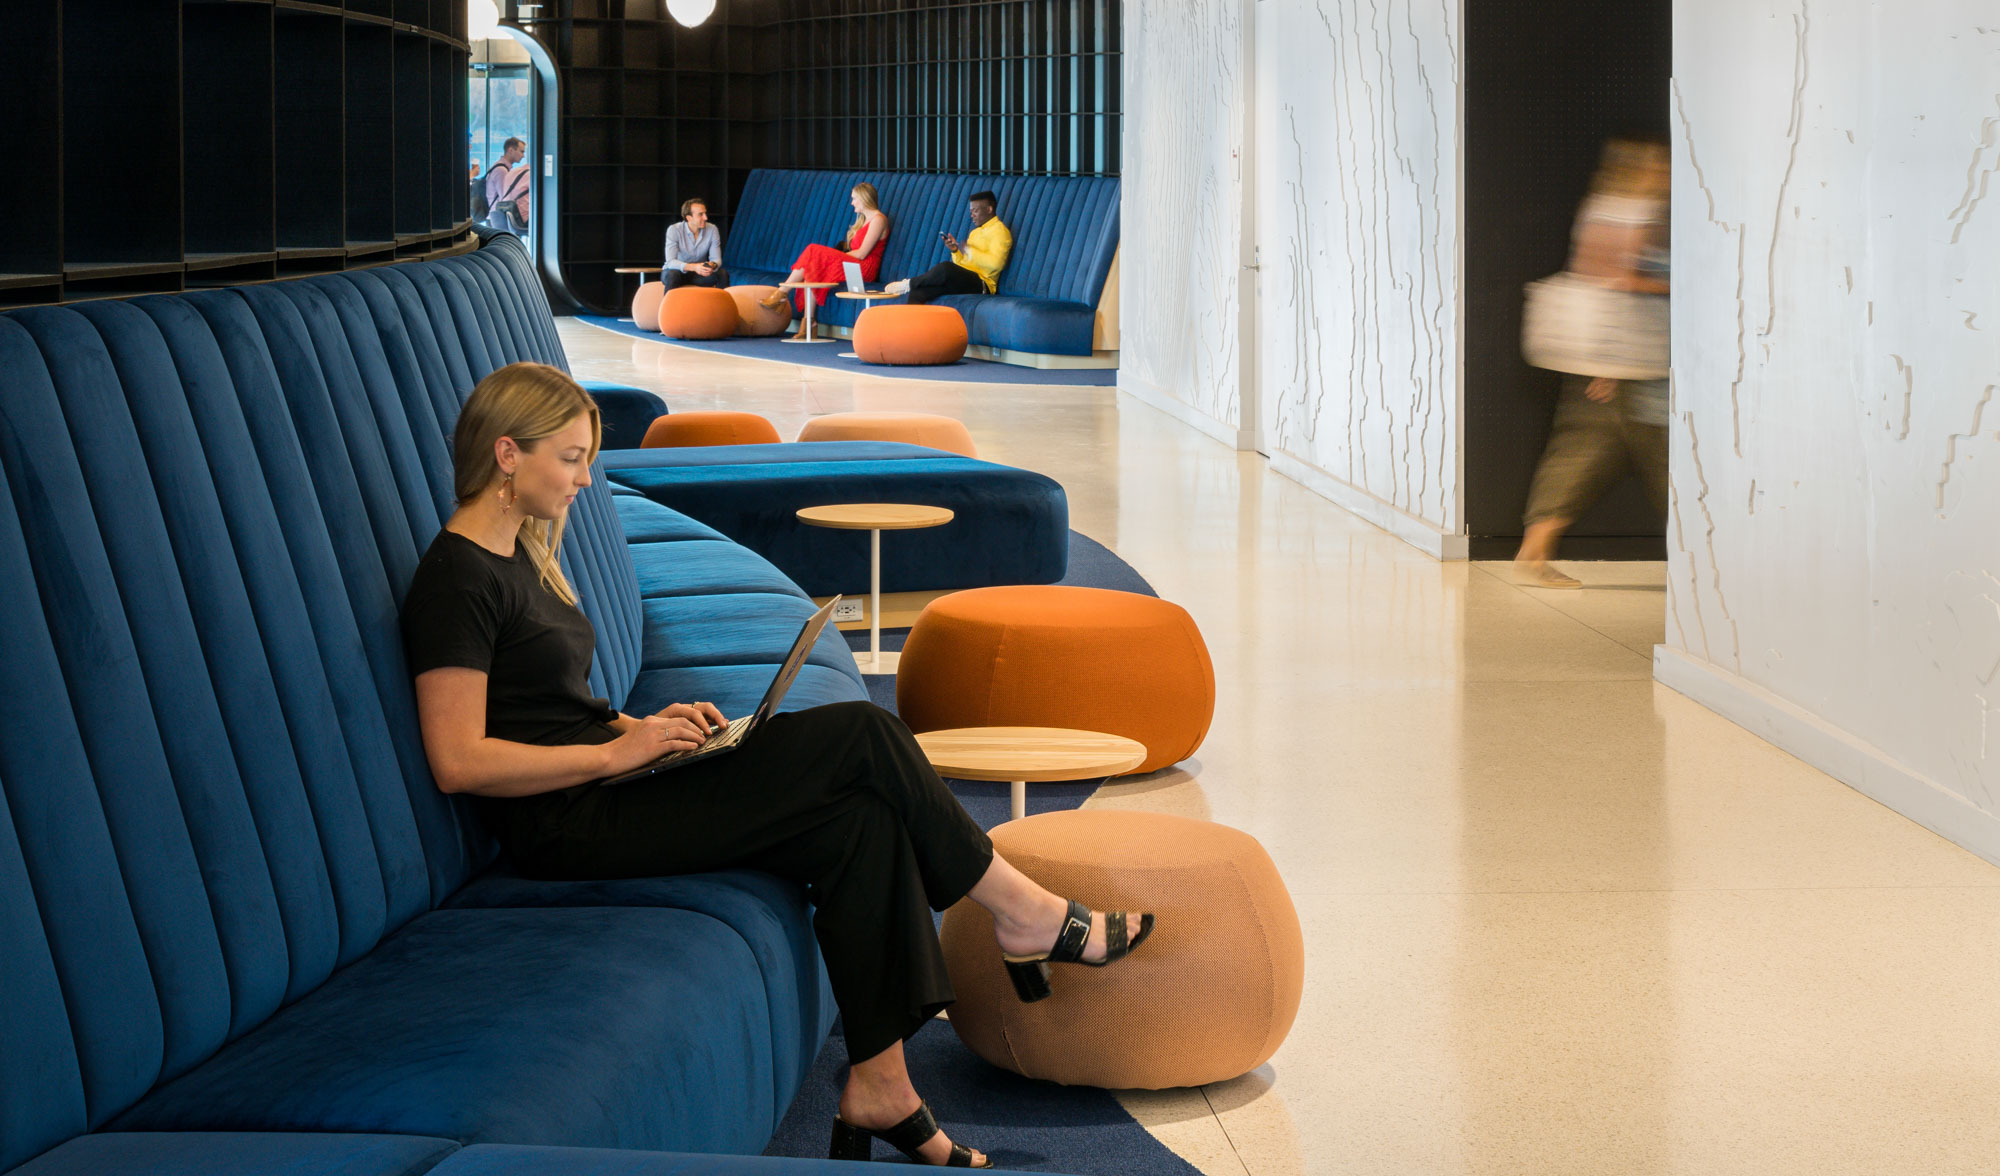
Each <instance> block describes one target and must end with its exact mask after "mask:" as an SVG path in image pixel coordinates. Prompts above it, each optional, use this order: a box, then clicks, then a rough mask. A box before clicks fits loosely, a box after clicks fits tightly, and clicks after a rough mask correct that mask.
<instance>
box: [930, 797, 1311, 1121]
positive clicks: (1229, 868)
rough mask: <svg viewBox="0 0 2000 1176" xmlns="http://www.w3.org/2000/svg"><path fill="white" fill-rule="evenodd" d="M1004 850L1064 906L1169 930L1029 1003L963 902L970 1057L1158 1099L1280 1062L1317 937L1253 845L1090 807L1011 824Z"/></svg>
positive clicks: (949, 960)
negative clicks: (1153, 1093) (1173, 1089)
mask: <svg viewBox="0 0 2000 1176" xmlns="http://www.w3.org/2000/svg"><path fill="white" fill-rule="evenodd" d="M993 847H994V849H996V850H997V851H999V853H1000V854H1001V855H1002V856H1003V857H1005V858H1006V859H1007V860H1008V861H1009V862H1011V863H1013V864H1014V865H1015V866H1016V867H1018V868H1019V869H1020V871H1021V872H1022V873H1024V874H1026V875H1027V876H1028V877H1030V878H1032V879H1034V880H1035V881H1036V882H1039V883H1041V884H1042V885H1043V886H1045V887H1047V888H1048V889H1050V890H1052V891H1054V892H1055V893H1057V894H1059V895H1062V896H1063V897H1065V898H1073V899H1075V900H1077V901H1078V902H1082V903H1085V904H1087V905H1088V906H1090V907H1091V908H1092V909H1094V910H1126V911H1132V912H1135V913H1136V912H1138V911H1151V912H1153V914H1154V916H1155V918H1156V920H1157V922H1156V923H1155V925H1154V927H1153V933H1152V935H1150V936H1148V937H1147V939H1146V942H1145V943H1143V944H1141V945H1140V946H1139V949H1138V950H1137V951H1135V952H1133V953H1132V954H1131V955H1130V956H1128V957H1126V958H1125V959H1123V960H1120V961H1118V962H1117V963H1115V964H1112V965H1111V966H1110V967H1107V968H1088V967H1082V966H1079V965H1076V964H1055V965H1052V966H1051V967H1050V969H1049V973H1050V975H1049V983H1050V986H1051V987H1052V988H1053V989H1054V992H1053V994H1052V995H1050V996H1049V998H1048V999H1047V1000H1042V1001H1037V1002H1036V1003H1034V1004H1022V1003H1021V1002H1020V1001H1019V1000H1018V999H1016V998H1015V996H1014V988H1013V985H1011V984H1010V983H1008V981H1007V973H1006V971H1005V970H1004V969H1003V968H1002V966H1001V963H1000V949H999V948H998V946H996V945H995V943H994V941H993V917H992V916H991V915H989V914H987V913H986V910H985V909H984V908H983V907H980V906H979V905H978V904H976V903H974V902H972V901H971V900H970V899H968V900H965V901H963V902H960V903H959V904H958V905H956V906H954V907H952V908H951V910H949V911H947V912H946V913H945V917H944V954H945V964H946V966H947V967H948V968H949V969H950V970H951V984H952V987H953V988H954V989H956V990H957V992H958V1003H957V1004H955V1005H953V1006H952V1008H951V1027H952V1028H953V1029H954V1030H956V1031H957V1032H958V1036H959V1039H960V1040H962V1041H964V1042H965V1044H966V1046H967V1047H969V1048H970V1049H971V1050H972V1052H974V1053H976V1054H978V1055H979V1056H980V1057H982V1058H985V1059H986V1060H987V1061H989V1062H992V1063H993V1064H994V1065H996V1066H999V1067H1000V1068H1001V1069H1004V1070H1012V1071H1014V1072H1015V1073H1017V1074H1023V1075H1026V1076H1027V1077H1030V1078H1040V1079H1044V1080H1047V1081H1050V1082H1061V1083H1064V1084H1066V1085H1071V1086H1104V1087H1110V1088H1114V1089H1124V1088H1140V1089H1147V1090H1158V1089H1162V1088H1164V1087H1169V1086H1200V1085H1203V1084H1204V1083H1209V1082H1222V1081H1225V1080H1227V1079H1230V1078H1234V1077H1237V1076H1238V1075H1240V1074H1244V1073H1247V1072H1249V1071H1250V1070H1253V1069H1256V1068H1257V1067H1258V1066H1260V1065H1263V1064H1264V1063H1265V1062H1266V1061H1268V1060H1269V1059H1270V1057H1271V1055H1272V1054H1273V1053H1276V1052H1277V1049H1278V1046H1279V1045H1280V1044H1281V1043H1283V1041H1284V1040H1285V1034H1287V1033H1289V1032H1290V1031H1291V1028H1292V1020H1293V1018H1295V1017H1296V1016H1297V1015H1298V1011H1299V997H1300V994H1301V993H1302V992H1304V990H1305V939H1304V936H1303V935H1302V933H1301V932H1300V930H1299V916H1298V912H1297V911H1296V910H1295V909H1294V908H1293V906H1292V898H1291V895H1290V893H1289V892H1287V891H1286V889H1285V884H1284V881H1283V879H1281V878H1279V877H1278V869H1277V867H1276V866H1274V865H1273V864H1272V863H1271V857H1270V855H1269V854H1267V853H1265V852H1264V847H1263V846H1261V845H1259V844H1258V843H1257V839H1256V838H1254V837H1252V836H1250V835H1249V834H1248V833H1245V832H1243V831H1241V830H1239V829H1232V828H1230V827H1228V826H1227V825H1215V824H1210V823H1209V822H1207V821H1195V820H1189V819H1188V818H1186V817H1170V816H1166V815H1164V814H1161V813H1138V812H1123V811H1116V810H1109V809H1100V810H1082V809H1079V810H1074V811H1070V812H1059V813H1042V814H1040V815H1038V816H1032V817H1025V818H1023V819H1021V820H1018V821H1009V822H1007V823H1006V824H1004V825H1001V826H999V827H998V828H996V829H994V830H993Z"/></svg>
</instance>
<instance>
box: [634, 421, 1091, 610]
mask: <svg viewBox="0 0 2000 1176" xmlns="http://www.w3.org/2000/svg"><path fill="white" fill-rule="evenodd" d="M603 461H604V470H605V474H606V475H607V476H608V477H609V478H610V479H611V481H612V484H613V485H614V486H616V487H618V488H619V490H621V491H628V492H632V493H639V494H643V495H645V496H646V497H647V498H649V499H651V500H653V501H655V502H658V503H663V504H665V505H667V506H670V507H672V508H673V509H674V510H675V511H678V512H680V513H682V514H686V515H688V516H690V517H692V518H696V519H699V520H701V521H702V522H703V523H706V524H708V525H709V526H711V527H714V528H715V529H716V530H717V531H720V532H721V533H722V534H724V535H727V536H728V537H729V538H731V539H734V540H735V541H736V542H738V543H741V544H743V545H744V546H745V547H748V548H750V549H751V550H752V551H755V552H757V553H758V554H759V555H761V556H763V557H764V558H766V559H768V560H770V561H771V562H772V563H773V564H775V565H776V566H777V568H778V570H779V571H781V572H783V573H784V574H785V575H786V576H788V577H790V578H791V579H792V580H793V581H794V582H796V583H797V584H798V585H799V587H801V588H803V589H805V590H806V591H807V592H809V593H811V594H812V595H814V596H818V597H826V596H831V595H833V594H834V593H836V592H844V593H847V594H849V595H860V594H862V593H866V592H867V591H868V541H867V539H866V537H865V536H862V535H859V534H857V533H856V532H853V531H839V530H830V529H828V528H826V527H813V526H807V525H806V524H804V523H801V522H799V520H798V514H797V512H798V510H799V508H800V507H805V506H824V505H832V504H836V503H843V502H908V503H916V504H918V505H921V506H942V507H948V508H950V509H951V511H952V512H953V516H954V517H953V518H952V521H951V522H949V523H946V524H945V525H944V526H942V527H930V528H926V529H924V530H920V531H899V532H897V533H896V534H895V535H894V536H893V537H891V538H889V539H887V540H886V541H885V542H884V543H883V544H882V590H883V591H885V592H936V591H956V590H958V589H963V588H985V587H989V586H991V585H996V584H1053V583H1055V582H1056V581H1057V580H1060V579H1062V578H1063V575H1064V573H1066V572H1067V571H1068V570H1069V497H1068V495H1067V494H1065V493H1064V491H1063V488H1062V485H1061V484H1060V483H1058V482H1057V481H1056V480H1055V479H1053V478H1050V477H1048V476H1046V475H1044V474H1038V473H1035V472H1033V471H1032V470H1021V469H1015V468H1014V467H1013V466H1003V465H996V464H994V463H993V462H987V461H979V460H977V459H976V458H970V457H961V456H960V455H958V454H956V453H946V452H944V451H943V450H939V449H927V448H925V447H923V446H921V445H902V444H897V443H895V442H889V441H812V442H806V443H804V444H800V443H797V442H793V443H790V444H781V445H713V446H695V447H690V448H685V449H633V450H621V451H619V452H617V453H606V454H605V455H604V459H603Z"/></svg>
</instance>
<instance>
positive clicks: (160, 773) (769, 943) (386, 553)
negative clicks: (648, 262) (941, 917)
mask: <svg viewBox="0 0 2000 1176" xmlns="http://www.w3.org/2000/svg"><path fill="white" fill-rule="evenodd" d="M521 359H532V360H538V361H541V362H547V363H554V364H557V365H562V364H563V363H564V359H563V354H562V350H561V347H560V345H559V343H558V341H557V337H556V333H555V330H554V324H553V321H552V319H551V318H550V316H549V313H548V308H547V304H546V302H545V301H544V300H543V298H542V296H541V293H540V289H539V286H538V285H537V283H536V281H535V278H534V275H533V274H532V272H531V271H530V270H529V268H528V265H527V260H526V256H525V254H524V253H523V252H522V251H521V248H520V245H519V243H518V241H516V240H515V239H514V238H512V237H504V236H503V237H500V238H498V239H497V240H496V241H494V242H492V243H490V244H489V245H488V246H487V247H486V248H484V249H482V250H480V251H479V252H477V253H473V254H469V255H466V256H462V257H455V258H449V259H444V260H440V261H435V262H427V263H419V264H410V265H402V266H391V267H385V268H381V269H374V270H365V271H357V272H352V273H345V274H339V275H332V276H326V277H316V278H310V279H301V280H294V281H285V282H276V283H271V284H267V285H261V286H250V287H243V288H240V289H224V290H213V291H206V292H201V293H194V294H187V295H177V296H160V297H152V298H142V299H138V300H134V301H131V302H98V303H89V304H84V305H80V306H76V307H63V308H42V309H34V310H23V311H16V312H11V313H7V314H0V603H4V605H5V608H6V612H7V617H8V629H7V636H6V638H5V639H4V640H0V681H5V682H7V683H9V684H10V685H9V687H8V689H6V690H4V691H0V1008H4V1009H5V1010H6V1012H5V1015H4V1016H0V1171H6V1170H7V1169H10V1168H13V1167H14V1166H15V1165H18V1164H22V1163H23V1162H29V1161H32V1164H33V1166H32V1167H31V1168H30V1169H29V1171H31V1172H33V1173H34V1176H53V1174H56V1173H66V1172H72V1171H74V1172H85V1171H89V1172H101V1173H112V1174H116V1173H119V1172H123V1171H131V1172H140V1171H149V1172H152V1171H157V1172H170V1171H176V1170H180V1169H177V1168H176V1167H175V1165H177V1164H183V1159H181V1158H177V1157H186V1156H193V1155H207V1156H210V1157H212V1164H210V1165H208V1166H204V1167H202V1168H200V1169H199V1170H201V1171H204V1172H209V1171H212V1172H218V1173H230V1172H236V1171H242V1172H251V1171H270V1170H280V1169H282V1170H286V1171H297V1172H301V1173H319V1172H325V1173H328V1174H329V1176H330V1174H332V1173H336V1172H338V1173H341V1174H343V1176H376V1174H377V1173H380V1174H382V1176H399V1174H401V1173H404V1172H417V1171H421V1170H423V1169H424V1168H426V1167H428V1166H429V1165H430V1164H431V1163H432V1162H433V1161H434V1160H435V1159H436V1158H437V1157H438V1156H439V1155H442V1154H443V1153H444V1152H445V1151H448V1150H450V1149H451V1148H453V1147H455V1146H456V1144H457V1143H461V1142H465V1141H467V1140H474V1139H486V1140H532V1141H543V1142H550V1143H564V1144H581V1143H597V1144H608V1145H613V1146H620V1147H645V1148H663V1149H676V1148H692V1149H715V1150H730V1151H755V1150H757V1149H759V1148H760V1147H761V1146H762V1145H763V1142H764V1141H765V1140H766V1139H767V1138H768V1137H769V1135H770V1133H771V1131H772V1129H773V1128H774V1126H775V1124H776V1122H777V1117H778V1116H779V1115H781V1114H782V1113H783V1111H784V1109H785V1107H786V1106H787V1105H788V1104H789V1102H790V1101H791V1097H792V1094H793V1092H795V1091H796V1090H797V1088H798V1084H799V1082H800V1081H801V1080H802V1079H803V1076H804V1074H805V1072H806V1068H807V1067H808V1066H809V1065H810V1063H811V1060H812V1058H813V1056H814V1054H815V1052H816V1051H817V1048H818V1046H819V1043H820V1042H821V1040H823V1039H824V1037H825V1035H826V1031H827V1029H828V1027H829V1025H830V1023H831V1020H832V1017H833V1007H832V1002H831V999H830V997H829V996H828V994H827V991H826V987H825V979H824V972H823V970H822V969H821V967H820V964H819V959H818V954H817V951H816V949H815V947H814V945H813V941H812V937H811V931H810V926H809V923H808V919H807V914H808V912H807V908H806V905H805V901H804V896H803V894H802V892H800V890H799V889H798V888H797V887H795V886H791V885H789V884H785V883H780V882H778V881H777V880H775V879H772V878H768V877H764V876H758V875H746V874H730V875H717V876H712V877H708V878H690V879H675V880H652V881H634V882H624V883H608V884H603V885H599V886H561V885H555V884H548V883H535V882H527V881H524V880H522V879H519V878H515V877H512V876H511V875H510V874H509V873H508V872H507V871H506V870H505V869H504V867H495V866H494V864H493V859H494V855H495V849H494V846H493V843H492V841H491V839H490V837H489V836H488V835H487V834H486V832H485V831H484V830H483V828H482V827H481V825H480V822H479V821H478V819H477V816H476V814H475V811H474V810H473V809H472V808H471V807H470V806H469V805H467V804H465V803H461V802H459V801H457V800H454V799H452V798H447V797H445V796H443V795H442V794H440V793H439V792H438V791H437V789H436V787H435V786H434V785H433V783H432V781H431V779H430V776H429V771H428V767H427V764H426V760H425V757H424V752H423V745H422V741H421V738H420V737H419V732H418V729H417V724H416V719H415V710H414V703H413V698H412V690H411V686H410V683H409V680H408V676H407V672H406V670H405V667H404V665H403V660H402V650H401V642H400V639H399V634H398V629H397V606H398V601H399V600H400V598H401V595H402V592H403V590H404V588H405V586H406V585H407V584H408V582H409V578H410V575H411V573H412V571H413V570H414V568H415V566H416V562H417V559H418V557H419V555H420V554H421V553H422V551H423V549H424V548H425V546H426V545H427V544H428V543H429V542H430V540H431V538H432V537H433V536H434V535H435V534H436V532H437V530H438V528H439V526H440V524H441V522H442V521H443V519H444V518H445V517H446V516H447V515H448V513H449V512H450V510H451V508H452V503H451V462H450V453H449V446H448V443H447V440H446V439H447V437H448V436H449V433H450V430H451V427H452V425H453V423H454V422H455V420H456V415H457V410H458V406H459V405H460V404H461V403H462V402H463V399H464V397H465V395H466V394H467V393H468V392H469V391H470V389H471V388H472V385H473V384H474V382H475V381H476V380H477V379H478V378H479V377H481V376H483V375H484V374H486V373H487V372H489V371H491V370H492V369H493V368H495V367H497V366H499V365H501V364H503V363H507V362H512V361H514V360H521ZM600 472H601V471H600ZM562 559H563V564H564V567H565V568H566V569H567V571H568V573H569V575H570V577H571V578H572V580H573V581H574V583H575V584H576V587H577V590H578V593H579V596H580V598H581V602H582V605H583V607H584V609H585V611H586V612H588V613H589V614H590V616H591V618H592V620H593V621H594V622H595V624H596V629H597V640H598V647H597V659H596V663H595V665H594V666H593V669H592V677H591V681H592V686H593V688H594V689H598V690H601V691H602V692H603V693H604V694H605V695H606V696H607V697H609V698H610V699H611V700H612V701H613V703H614V704H618V705H624V706H626V707H627V708H628V709H638V710H649V709H652V708H654V707H657V706H658V705H661V704H663V703H664V702H666V701H670V700H672V699H673V698H687V697H700V698H714V699H716V700H717V701H718V702H722V703H723V704H724V705H725V706H735V707H737V708H738V709H741V707H740V703H739V702H738V701H736V700H739V699H741V698H742V697H744V696H745V694H746V693H747V692H748V691H749V689H750V687H749V684H750V683H753V682H755V683H757V686H756V689H757V690H758V691H761V688H762V686H761V681H759V678H760V676H761V680H762V681H768V679H769V677H770V675H771V673H772V671H773V669H774V665H775V662H776V661H777V659H778V657H779V656H780V655H782V653H783V650H784V647H785V646H786V645H788V644H789V641H790V637H789V635H788V634H787V632H786V630H787V628H788V627H790V630H791V631H792V632H796V625H797V623H798V621H799V620H800V619H802V617H803V615H804V614H805V613H806V612H808V611H810V606H809V604H808V603H807V601H806V599H805V597H804V594H803V593H802V592H801V591H800V589H799V588H798V587H797V586H796V585H794V584H792V583H791V582H789V581H788V580H786V579H785V578H784V577H783V576H782V575H781V574H780V573H779V572H778V571H777V570H776V569H775V568H773V567H771V565H770V564H769V563H768V562H766V561H764V560H762V559H760V558H759V557H758V556H756V555H755V554H753V553H751V552H749V551H747V550H745V549H743V548H742V547H740V546H737V545H735V544H733V543H730V542H728V541H727V540H726V539H724V538H723V537H722V536H721V535H720V534H718V533H717V532H715V531H714V530H713V529H711V528H709V527H707V526H704V525H703V524H701V523H698V522H695V521H694V520H692V519H688V518H686V517H684V516H681V515H677V514H675V513H674V512H673V511H671V510H668V509H666V508H665V507H662V506H659V505H657V504H655V503H652V502H649V501H647V500H646V499H644V498H643V497H639V496H636V495H632V494H629V493H628V494H618V495H614V494H613V493H612V490H611V487H610V486H609V485H608V484H607V483H606V481H604V480H603V478H602V477H600V478H599V480H598V481H597V482H596V483H595V484H593V485H592V486H591V487H589V488H588V489H587V490H586V491H585V492H584V493H583V494H581V495H580V496H579V497H578V499H577V502H576V504H575V506H574V508H573V510H572V514H571V517H570V524H569V527H568V530H567V533H566V535H565V538H564V543H563V548H562ZM642 580H643V581H644V583H643V584H642ZM744 592H747V593H750V595H747V596H743V597H741V598H740V599H737V598H736V597H735V594H737V593H744ZM765 610H768V611H765ZM703 620H708V621H713V622H714V624H713V627H712V630H709V631H704V630H703V629H702V628H701V627H699V625H698V624H689V625H688V627H686V628H682V627H680V626H681V625H682V624H683V622H684V621H694V622H699V621H703ZM862 697H865V695H864V692H863V690H862V686H861V679H860V676H859V674H858V673H857V672H856V671H855V668H854V665H853V661H852V659H851V658H850V657H848V656H847V655H846V650H845V647H844V645H842V644H840V643H839V641H838V638H832V639H830V640H829V641H828V642H827V644H825V645H824V646H823V647H821V648H820V649H817V650H816V651H815V653H814V664H812V665H810V666H809V667H807V674H806V676H805V677H803V678H802V680H801V682H800V684H799V688H798V690H797V691H795V693H794V696H793V697H792V698H790V699H788V705H789V706H795V707H796V706H805V705H811V704H812V703H813V702H815V701H845V700H851V699H858V698H862ZM441 908H443V909H441ZM266 1127H268V1128H272V1129H275V1130H280V1131H283V1132H288V1133H289V1132H297V1133H299V1134H285V1135H282V1136H275V1137H274V1136H269V1135H259V1134H237V1135H229V1136H226V1137H224V1136H218V1137H213V1141H212V1142H201V1141H209V1140H211V1137H209V1136H204V1135H198V1134H197V1135H189V1136H182V1135H153V1134H125V1135H87V1134H85V1133H88V1132H94V1131H102V1130H106V1129H109V1130H111V1131H129V1130H133V1129H140V1128H143V1129H146V1130H148V1131H153V1130H161V1131H181V1130H188V1131H196V1132H198V1131H201V1130H204V1129H208V1128H215V1129H224V1128H226V1129H230V1130H231V1131H243V1130H245V1129H252V1128H266ZM325 1131H336V1132H344V1133H351V1134H344V1135H341V1136H338V1137H336V1138H333V1139H329V1138H328V1137H326V1136H324V1135H320V1134H314V1133H316V1132H325ZM382 1133H389V1134H395V1135H398V1136H410V1137H412V1138H411V1139H410V1140H409V1141H407V1142H402V1141H394V1140H392V1141H389V1142H386V1143H385V1142H381V1141H380V1140H379V1139H376V1138H373V1137H374V1136H379V1135H380V1134H382ZM191 1140H192V1141H197V1142H193V1143H190V1141H191ZM50 1149H54V1150H50ZM43 1153H46V1154H43ZM38 1155H40V1156H41V1157H42V1158H41V1159H34V1157H36V1156H38ZM148 1157H151V1158H152V1159H153V1160H157V1161H158V1162H157V1164H153V1165H152V1166H150V1167H149V1166H147V1165H148V1164H149V1163H150V1162H151V1161H150V1160H149V1158H148ZM187 1170H190V1171H192V1170H194V1169H193V1168H191V1167H190V1168H187Z"/></svg>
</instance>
